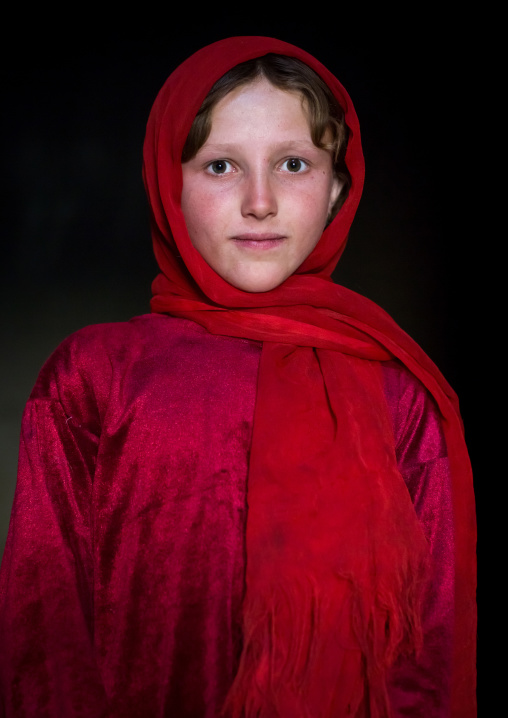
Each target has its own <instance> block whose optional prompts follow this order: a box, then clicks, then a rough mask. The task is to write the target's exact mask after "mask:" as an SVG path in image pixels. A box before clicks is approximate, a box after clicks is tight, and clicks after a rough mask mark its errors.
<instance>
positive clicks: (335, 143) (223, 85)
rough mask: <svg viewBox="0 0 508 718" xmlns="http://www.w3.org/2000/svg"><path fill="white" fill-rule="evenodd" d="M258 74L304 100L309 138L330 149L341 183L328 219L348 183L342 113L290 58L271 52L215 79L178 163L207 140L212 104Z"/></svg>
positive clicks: (305, 68) (318, 82) (316, 79)
mask: <svg viewBox="0 0 508 718" xmlns="http://www.w3.org/2000/svg"><path fill="white" fill-rule="evenodd" d="M259 77H266V79H267V80H268V81H269V82H271V84H272V85H274V86H275V87H277V88H278V89H280V90H285V91H287V92H297V93H299V94H300V95H302V97H303V98H304V99H305V101H306V105H307V111H308V114H309V124H310V134H311V138H312V141H313V143H314V144H315V145H316V147H319V148H321V149H327V150H330V152H331V153H332V159H333V171H334V174H335V176H336V177H337V179H338V180H339V181H341V182H342V183H343V187H342V190H341V192H340V194H339V197H338V198H337V200H336V202H335V204H334V206H333V208H332V211H331V213H330V220H331V219H333V217H334V216H335V215H336V214H337V212H338V211H339V209H340V208H341V206H342V204H343V203H344V200H345V199H346V197H347V193H348V190H349V187H350V185H351V175H350V174H349V171H348V169H347V167H346V164H345V161H344V156H345V154H346V147H347V134H348V131H347V126H346V123H345V121H344V112H343V110H342V107H341V106H340V105H339V103H338V102H337V100H336V99H335V97H334V96H333V95H332V93H331V91H330V89H329V87H328V86H327V85H326V84H325V83H324V82H323V80H322V79H321V78H320V77H319V75H317V74H316V73H315V72H314V70H311V68H310V67H309V66H308V65H306V64H305V63H304V62H301V60H297V59H296V58H294V57H287V56H286V55H275V54H273V53H270V54H268V55H263V56H262V57H257V58H255V59H253V60H248V61H247V62H242V63H240V64H239V65H236V66H235V67H233V68H232V69H231V70H229V72H227V73H226V74H225V75H223V76H222V77H221V78H220V79H219V80H217V82H216V83H215V84H214V85H213V87H212V89H211V90H210V92H209V93H208V95H207V96H206V97H205V99H204V101H203V104H202V105H201V107H200V109H199V111H198V113H197V115H196V117H195V118H194V122H193V123H192V127H191V129H190V132H189V135H188V137H187V140H186V142H185V145H184V148H183V151H182V163H184V162H188V161H189V160H191V159H192V158H193V157H195V156H196V154H197V153H198V151H199V150H200V148H201V147H202V146H203V145H204V144H205V142H206V140H207V139H208V136H209V134H210V130H211V127H212V125H211V115H212V110H213V108H214V107H215V105H216V104H217V103H218V102H219V101H220V100H222V99H223V98H224V97H225V96H226V95H227V94H228V93H230V92H231V91H232V90H234V89H236V88H237V87H241V86H242V85H248V84H249V83H250V82H254V80H256V79H257V78H259ZM327 130H329V132H330V134H331V137H332V140H331V142H326V143H325V142H324V141H323V139H324V137H325V134H326V131H327Z"/></svg>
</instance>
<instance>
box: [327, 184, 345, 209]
mask: <svg viewBox="0 0 508 718" xmlns="http://www.w3.org/2000/svg"><path fill="white" fill-rule="evenodd" d="M343 187H344V180H340V179H338V177H335V176H334V178H333V183H332V188H331V190H330V202H329V203H328V217H329V216H330V213H331V211H332V208H333V205H334V204H335V202H336V201H337V199H338V197H339V195H340V193H341V191H342V188H343Z"/></svg>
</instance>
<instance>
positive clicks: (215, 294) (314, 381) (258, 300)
mask: <svg viewBox="0 0 508 718" xmlns="http://www.w3.org/2000/svg"><path fill="white" fill-rule="evenodd" d="M268 52H275V53H280V54H285V55H289V56H292V57H297V58H299V59H301V60H303V61H304V62H305V63H306V64H308V65H309V66H310V67H311V68H313V69H314V70H315V71H316V72H317V73H318V74H319V75H320V76H321V77H322V79H323V80H324V81H325V82H326V83H327V85H328V86H329V88H330V89H331V90H332V92H333V93H334V95H335V97H336V98H337V100H338V101H339V103H340V104H341V106H342V107H343V109H344V113H345V118H346V123H347V125H348V128H349V132H350V134H349V141H348V148H347V153H346V164H347V166H348V169H349V170H350V173H351V176H352V185H351V189H350V192H349V194H348V197H347V199H346V201H345V204H344V205H343V207H342V208H341V210H340V212H339V213H338V215H337V217H336V218H335V219H334V221H333V222H332V223H331V224H330V225H329V227H328V228H327V229H326V230H325V231H324V232H323V235H322V237H321V239H320V241H319V243H318V245H317V247H316V248H315V250H314V251H313V252H312V253H311V254H310V256H309V257H308V258H307V259H306V260H305V261H304V262H303V264H302V265H301V267H300V268H299V269H298V270H297V271H296V272H295V273H294V274H293V275H292V276H291V277H289V279H287V280H286V281H285V282H284V283H283V284H282V285H281V286H279V287H277V288H276V289H274V290H272V291H270V292H264V293H262V294H249V293H245V292H242V291H240V290H237V289H235V288H234V287H232V286H231V285H229V284H227V283H226V282H225V281H224V280H223V279H221V278H220V277H219V276H218V275H217V274H216V273H215V272H214V271H213V270H212V269H211V268H210V267H209V266H208V265H207V264H206V263H205V262H204V260H203V259H202V257H201V256H200V255H199V254H198V252H197V251H196V250H195V249H194V248H193V247H192V245H191V243H190V240H189V237H188V234H187V231H186V227H185V221H184V218H183V214H182V212H181V210H180V206H179V202H180V193H181V182H182V178H181V168H180V156H181V151H182V148H183V144H184V142H185V139H186V136H187V133H188V131H189V129H190V126H191V123H192V120H193V118H194V116H195V114H196V112H197V110H198V109H199V107H200V105H201V102H202V101H203V99H204V97H205V96H206V94H207V92H208V90H209V89H210V87H211V86H212V84H213V82H214V81H215V80H216V79H218V78H219V77H220V76H221V75H222V74H224V73H225V72H226V71H227V70H228V69H230V68H231V67H233V66H234V65H235V64H237V63H239V62H242V61H245V60H248V59H251V58H254V57H257V56H260V55H263V54H265V53H268ZM363 174H364V168H363V156H362V151H361V143H360V132H359V125H358V120H357V118H356V114H355V112H354V109H353V106H352V103H351V100H350V98H349V97H348V95H347V93H346V91H345V90H344V88H343V87H342V86H341V85H340V83H339V82H338V81H337V80H336V78H335V77H333V75H331V73H330V72H329V71H328V70H327V69H326V68H324V67H323V66H322V65H321V64H320V63H319V62H318V61H317V60H315V59H314V58H313V57H311V56H309V55H308V54H307V53H305V52H304V51H302V50H299V49H298V48H295V47H294V46H291V45H289V44H287V43H283V42H279V41H277V40H273V39H269V38H259V37H255V38H248V37H247V38H245V37H244V38H230V39H228V40H225V41H221V42H219V43H215V44H214V45H211V46H209V47H207V48H204V49H202V50H200V51H199V52H198V53H196V54H195V55H193V56H192V57H191V58H189V59H188V60H187V61H186V62H185V63H183V64H182V65H181V66H180V67H179V68H178V69H177V70H176V71H175V72H174V73H173V75H171V77H170V78H169V79H168V81H167V82H166V84H165V85H164V87H163V88H162V90H161V92H160V93H159V96H158V98H157V100H156V102H155V104H154V107H153V109H152V113H151V116H150V119H149V122H148V126H147V134H146V140H145V149H144V179H145V185H146V189H147V193H148V197H149V201H150V206H151V210H152V236H153V242H154V248H155V254H156V257H157V261H158V263H159V267H160V269H161V274H160V275H159V276H158V277H157V279H156V281H155V282H154V285H153V291H154V297H153V300H152V309H153V310H154V311H157V312H167V313H169V314H172V315H174V316H179V317H185V318H189V319H192V320H194V321H196V322H198V323H200V324H201V325H202V326H204V327H206V328H207V329H208V330H209V331H210V332H212V333H215V334H223V335H228V336H237V337H246V338H249V339H255V340H259V341H263V351H262V357H261V364H260V373H259V379H258V392H257V399H256V415H255V422H254V429H253V442H252V449H251V457H250V467H249V491H248V496H249V498H248V503H249V512H248V521H247V576H246V587H247V589H246V597H245V600H244V606H243V615H244V619H243V621H244V629H243V634H244V646H243V653H242V658H241V661H240V668H239V671H238V673H237V676H236V679H235V683H234V685H233V687H232V690H231V692H230V695H229V698H228V704H227V705H228V710H229V711H230V712H231V714H232V715H233V716H240V715H241V714H243V712H245V713H246V715H248V716H250V715H258V714H259V715H261V716H265V715H267V716H268V715H271V714H272V713H275V714H280V715H283V716H285V715H291V716H295V718H296V716H300V715H302V716H303V715H307V713H309V714H312V715H315V716H319V717H320V718H321V717H323V718H324V717H325V716H332V715H340V716H342V715H349V714H351V715H357V716H361V715H364V714H367V713H368V714H369V715H371V716H373V717H375V716H385V715H388V713H389V707H388V703H387V701H386V693H385V687H386V670H387V668H388V667H389V666H390V665H392V664H393V662H394V661H397V660H398V658H399V657H400V656H401V655H402V654H403V653H404V652H405V651H412V650H415V648H416V647H417V645H418V641H419V615H420V611H419V598H420V596H419V594H420V592H421V590H422V588H423V586H424V579H423V564H424V560H425V553H426V547H425V544H424V541H423V537H422V535H421V531H420V527H419V525H418V523H417V522H415V521H414V512H413V508H412V506H411V505H410V503H409V502H408V501H407V496H406V495H405V493H404V491H403V490H402V488H401V483H400V475H399V473H398V471H397V469H396V465H395V459H394V456H393V447H392V445H391V438H390V437H389V429H388V423H387V419H386V416H385V414H384V407H383V399H382V392H381V388H380V382H381V378H380V364H379V362H384V361H387V360H390V359H391V358H392V357H395V358H397V359H399V360H400V361H402V362H403V364H405V365H406V367H407V368H408V369H409V370H410V371H411V372H413V373H414V375H415V376H416V377H417V378H419V379H420V380H421V381H422V383H423V384H424V385H425V386H426V387H427V388H428V389H429V390H430V391H431V393H432V394H433V396H434V398H435V401H436V402H437V404H438V406H439V409H440V411H441V413H442V415H443V426H444V429H445V432H446V442H447V450H448V454H449V457H450V460H451V464H452V477H453V482H454V490H453V501H454V517H455V525H456V529H457V530H456V534H455V544H454V545H455V565H456V567H457V582H456V591H455V601H456V607H455V608H456V611H455V623H454V626H455V637H454V641H453V646H454V651H455V653H454V663H453V671H452V702H451V713H452V715H461V716H465V715H473V714H474V711H475V708H474V703H475V701H474V670H475V666H474V633H475V609H474V588H475V577H474V547H475V526H474V499H473V493H472V480H471V472H470V466H469V461H468V457H467V452H466V450H465V445H464V439H463V435H462V426H461V421H460V416H459V413H458V404H457V400H456V397H455V395H454V393H453V391H452V390H451V389H450V387H449V386H448V385H447V383H446V382H445V380H444V379H443V377H442V376H441V374H440V373H439V371H438V370H437V369H436V367H435V366H434V365H433V364H432V362H431V361H430V360H429V359H428V357H426V356H425V354H424V353H423V352H422V351H421V349H420V348H419V347H418V346H417V345H416V344H415V343H414V342H412V340H411V339H410V338H409V337H408V336H407V335H405V334H404V332H402V330H400V328H399V327H397V325H396V324H395V323H394V322H393V321H392V320H391V319H390V318H389V317H388V316H387V315H386V314H385V313H384V312H383V311H382V310H381V309H380V308H379V307H377V306H376V305H374V304H373V303H371V302H369V301H368V300H366V299H365V298H363V297H360V296H359V295H356V294H354V293H352V292H349V291H347V290H345V289H344V288H343V287H337V286H334V285H333V284H332V283H331V281H330V275H331V272H332V270H333V268H334V267H335V264H336V262H337V260H338V258H339V257H340V254H341V252H342V251H343V248H344V245H345V242H346V239H347V235H348V231H349V228H350V225H351V222H352V220H353V217H354V213H355V211H356V208H357V205H358V203H359V200H360V195H361V190H362V185H363ZM296 387H298V389H297V390H296ZM311 407H312V408H311ZM285 417H291V427H290V430H289V431H288V430H287V427H286V426H285V422H284V418H285ZM316 487H319V490H316ZM287 501H290V504H289V505H290V508H288V511H287V512H286V511H285V509H284V508H283V507H284V505H285V503H286V502H287ZM366 527H368V530H367V531H366V530H365V528H366ZM343 536H348V539H349V540H348V541H346V542H344V540H343ZM295 556H297V557H298V559H297V561H295V560H294V557H295ZM316 616H319V617H320V618H319V622H316V620H315V617H316ZM339 616H340V618H339ZM318 623H319V625H318ZM274 627H275V628H274ZM384 627H386V630H385V628H384ZM294 634H296V637H293V635H294ZM305 656H307V657H310V658H304V657H305Z"/></svg>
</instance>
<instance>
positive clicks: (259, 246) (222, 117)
mask: <svg viewBox="0 0 508 718" xmlns="http://www.w3.org/2000/svg"><path fill="white" fill-rule="evenodd" d="M211 119H212V123H211V132H210V135H209V137H208V139H207V141H206V142H205V144H204V145H203V146H202V147H201V149H200V150H199V151H198V153H197V154H196V156H195V157H194V158H193V159H191V160H190V161H189V162H186V163H184V164H183V165H182V171H183V190H182V210H183V214H184V217H185V221H186V224H187V229H188V231H189V235H190V238H191V241H192V244H193V245H194V247H195V248H196V249H197V250H198V251H199V253H200V254H201V255H202V257H203V258H204V259H205V261H206V262H207V263H208V264H209V265H210V266H211V267H212V269H214V270H215V271H216V272H217V274H219V275H220V276H221V277H222V278H223V279H225V280H226V281H227V282H229V283H230V284H232V285H233V286H234V287H237V288H238V289H242V290H244V291H246V292H267V291H269V290H271V289H274V288H275V287H277V286H279V284H281V283H282V282H283V281H284V280H285V279H287V278H288V277H289V276H290V275H291V274H293V272H294V271H295V270H296V269H298V267H299V266H300V265H301V264H302V262H303V261H304V260H305V258H306V257H307V256H308V255H309V254H310V253H311V252H312V250H313V249H314V247H315V246H316V244H317V242H318V240H319V238H320V236H321V234H322V232H323V229H324V228H325V225H326V220H327V217H328V214H329V212H330V210H331V208H332V206H333V204H334V202H335V200H336V199H337V197H338V195H339V192H340V184H339V182H338V180H337V179H336V178H335V177H334V175H333V171H332V159H331V155H330V153H329V152H328V151H327V150H322V149H319V148H318V147H316V146H315V145H314V143H313V142H312V139H311V136H310V129H309V122H308V119H307V114H306V112H305V107H304V105H303V104H302V99H301V97H300V95H299V94H297V93H293V92H285V91H283V90H279V89H278V88H276V87H274V86H273V85H272V84H270V83H269V82H268V80H266V79H265V78H261V79H259V80H256V81H255V82H253V83H251V84H249V85H245V86H243V87H239V88H237V89H236V90H233V91H232V92H230V93H229V94H228V95H226V97H224V98H223V99H222V100H220V102H218V103H217V105H216V106H215V107H214V109H213V110H212V116H211Z"/></svg>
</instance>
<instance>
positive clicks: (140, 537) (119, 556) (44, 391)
mask: <svg viewBox="0 0 508 718" xmlns="http://www.w3.org/2000/svg"><path fill="white" fill-rule="evenodd" d="M260 356H261V345H260V343H258V342H253V341H246V340H243V339H234V338H227V337H221V336H216V335H211V334H209V333H208V332H207V331H206V330H204V329H202V328H201V327H199V326H198V325H197V324H195V323H194V322H189V321H186V320H181V319H174V318H171V317H167V316H163V315H157V314H152V315H147V316H144V317H138V318H136V319H133V320H131V321H130V322H128V323H123V324H114V325H102V326H95V327H88V328H86V329H83V330H81V331H79V332H78V333H77V334H75V335H73V336H71V337H70V338H69V339H67V340H66V341H65V342H64V343H63V344H62V345H61V346H60V347H59V348H58V350H57V351H56V352H55V354H54V355H53V356H52V357H51V359H50V360H49V361H48V362H47V364H46V366H45V367H44V368H43V370H42V372H41V374H40V376H39V378H38V380H37V383H36V386H35V387H34V390H33V392H32V395H31V397H30V401H29V403H28V405H27V408H26V411H25V415H24V417H23V426H22V441H21V451H20V464H19V477H18V485H17V489H16V496H15V502H14V507H13V513H12V520H11V526H10V530H9V537H8V542H7V547H6V551H5V555H4V559H3V563H2V569H1V574H0V645H1V647H2V650H1V651H0V688H1V692H0V695H1V702H0V706H1V709H0V715H2V712H1V710H3V715H5V716H7V717H8V718H14V717H16V718H19V717H20V716H25V717H27V718H47V717H48V718H49V717H50V718H55V717H56V716H61V717H62V718H63V717H65V718H75V717H77V716H80V717H82V718H96V717H97V716H108V717H109V718H152V717H153V718H162V717H163V716H164V717H169V716H171V717H173V716H178V718H202V717H206V718H212V717H215V716H217V715H218V714H219V710H220V707H221V705H222V702H223V701H224V698H225V696H226V693H227V691H228V690H229V687H230V685H231V682H232V680H233V677H234V675H235V672H236V669H237V662H238V657H239V652H240V648H241V604H242V598H243V595H244V581H245V524H246V501H247V472H248V465H247V459H248V453H249V448H250V442H251V437H252V426H253V417H254V410H255V399H256V383H257V376H258V370H259V361H260ZM383 379H384V394H385V397H386V406H387V408H388V412H389V415H390V418H391V422H392V425H393V433H394V438H395V447H396V453H397V460H398V464H399V468H400V471H401V474H402V475H403V476H404V479H405V481H406V483H407V486H408V490H409V494H410V495H411V498H412V500H413V501H414V504H415V511H416V514H417V516H418V518H419V520H420V521H421V523H422V526H423V530H424V533H425V535H426V538H427V540H428V541H429V546H430V549H431V554H432V556H433V557H435V560H434V561H433V564H432V579H431V581H430V583H429V587H428V591H427V597H426V607H425V613H424V625H423V636H424V640H423V647H422V651H421V654H420V655H419V657H418V660H417V661H416V662H415V660H414V659H410V658H407V659H405V660H404V661H402V662H401V663H400V664H399V665H398V666H397V667H396V668H394V670H393V671H392V673H391V675H390V680H389V694H390V701H391V704H392V706H393V707H394V712H393V715H394V716H395V717H396V718H398V717H399V716H412V717H413V718H428V716H429V715H431V716H433V718H445V716H448V715H449V701H450V679H451V668H452V663H451V641H452V625H453V621H452V620H451V614H453V602H454V599H453V593H454V591H453V584H454V566H453V553H454V551H453V541H454V538H453V537H454V526H453V508H452V499H451V483H450V476H449V471H448V462H447V459H446V447H445V442H444V437H443V434H442V431H441V427H440V423H441V422H440V417H439V413H438V411H437V409H436V407H435V405H434V404H433V402H432V401H431V400H430V398H429V396H428V394H427V392H425V391H424V390H423V388H422V386H421V385H420V384H419V383H418V382H416V381H415V380H414V378H413V377H412V376H411V375H410V374H409V372H407V371H405V370H404V369H403V368H402V367H401V365H400V364H399V363H397V362H386V363H384V364H383Z"/></svg>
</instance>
